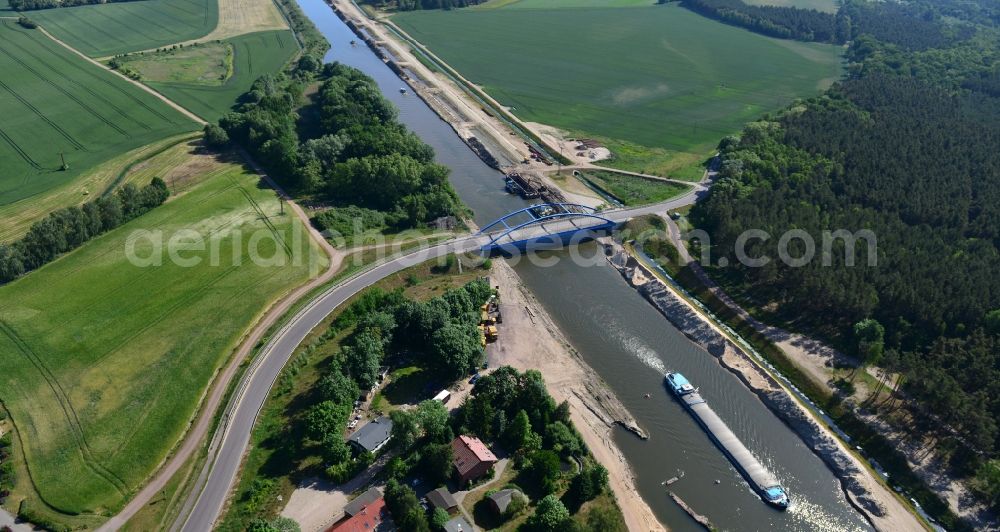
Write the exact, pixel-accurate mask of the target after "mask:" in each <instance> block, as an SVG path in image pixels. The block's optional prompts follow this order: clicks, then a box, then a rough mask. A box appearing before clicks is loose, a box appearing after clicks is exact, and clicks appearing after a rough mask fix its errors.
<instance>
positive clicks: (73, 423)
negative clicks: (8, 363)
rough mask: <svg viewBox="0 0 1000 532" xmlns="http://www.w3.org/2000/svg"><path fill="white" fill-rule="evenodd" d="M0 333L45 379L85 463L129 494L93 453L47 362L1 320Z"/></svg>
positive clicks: (70, 403)
mask: <svg viewBox="0 0 1000 532" xmlns="http://www.w3.org/2000/svg"><path fill="white" fill-rule="evenodd" d="M0 332H2V333H3V334H4V335H5V336H7V337H8V338H9V339H10V340H11V342H13V344H14V346H15V347H17V350H18V351H19V352H20V353H21V354H22V355H24V357H25V358H26V359H27V360H28V361H29V362H31V364H32V365H33V366H35V369H37V370H38V373H39V374H40V375H41V376H42V378H43V379H45V382H46V383H47V384H48V387H49V389H50V390H52V393H53V395H55V397H56V401H57V402H58V403H59V407H60V409H61V410H62V411H63V416H64V417H65V418H66V422H67V424H68V425H69V429H70V432H71V433H72V434H73V437H74V439H75V440H76V442H77V448H78V449H79V450H80V454H81V457H82V458H83V463H84V464H85V465H86V466H87V467H88V468H89V469H90V470H91V471H93V472H94V474H96V475H98V476H100V477H101V478H103V479H104V480H106V481H107V482H108V483H109V484H111V485H112V486H114V487H115V489H116V490H117V491H118V492H119V493H120V494H122V495H126V494H127V493H128V488H127V486H126V485H125V482H124V481H123V480H122V479H121V478H119V477H118V475H116V474H115V473H114V472H112V471H110V470H109V469H107V468H106V467H104V465H103V464H101V463H100V461H99V460H97V459H96V458H95V457H94V456H93V451H91V449H90V444H88V443H87V435H86V433H85V432H84V430H83V425H82V424H81V423H80V418H79V416H78V415H77V413H76V409H74V408H73V403H72V402H71V401H70V399H69V396H68V394H67V393H66V391H65V390H64V389H63V387H62V384H61V383H60V382H59V379H57V378H56V376H55V375H54V374H53V373H52V371H51V370H50V369H49V368H48V366H46V365H45V362H44V361H42V359H41V358H40V357H39V356H38V354H37V353H35V352H34V350H32V349H31V346H29V345H28V344H27V342H25V341H24V339H23V338H21V337H20V335H18V334H17V331H15V330H14V329H13V328H12V327H11V326H10V324H8V323H7V322H6V321H4V320H2V319H0Z"/></svg>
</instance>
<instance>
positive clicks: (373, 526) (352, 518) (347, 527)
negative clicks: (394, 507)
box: [327, 488, 395, 532]
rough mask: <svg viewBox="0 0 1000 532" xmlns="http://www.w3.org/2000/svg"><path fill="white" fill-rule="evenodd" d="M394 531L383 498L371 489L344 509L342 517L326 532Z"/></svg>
mask: <svg viewBox="0 0 1000 532" xmlns="http://www.w3.org/2000/svg"><path fill="white" fill-rule="evenodd" d="M390 530H395V526H394V525H393V523H392V518H391V517H390V516H389V510H388V509H386V507H385V498H383V497H382V492H380V491H379V490H378V489H377V488H371V489H370V490H368V491H366V492H365V493H363V494H361V495H360V496H359V497H358V498H356V499H354V500H353V501H351V502H350V503H349V504H348V505H347V506H345V507H344V517H343V518H342V519H341V520H340V521H337V523H336V524H334V525H333V526H332V527H330V528H329V529H327V532H380V531H386V532H388V531H390Z"/></svg>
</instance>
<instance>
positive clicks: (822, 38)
mask: <svg viewBox="0 0 1000 532" xmlns="http://www.w3.org/2000/svg"><path fill="white" fill-rule="evenodd" d="M680 5H682V6H684V7H686V8H687V9H690V10H691V11H694V12H695V13H698V14H700V15H702V16H706V17H708V18H713V19H716V20H719V21H722V22H725V23H727V24H732V25H734V26H740V27H742V28H746V29H748V30H750V31H753V32H756V33H760V34H763V35H768V36H770V37H778V38H780V39H795V40H799V41H815V42H829V43H841V42H844V41H845V40H847V39H848V38H849V33H848V32H849V31H850V28H849V27H843V26H841V23H842V20H841V19H839V18H838V17H837V16H836V15H834V14H832V13H824V12H821V11H817V10H815V9H801V8H797V7H777V6H753V5H748V4H746V3H744V2H742V1H741V0H681V2H680Z"/></svg>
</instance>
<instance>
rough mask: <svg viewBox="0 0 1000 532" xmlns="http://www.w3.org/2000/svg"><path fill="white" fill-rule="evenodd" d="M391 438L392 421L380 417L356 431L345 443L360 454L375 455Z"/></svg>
mask: <svg viewBox="0 0 1000 532" xmlns="http://www.w3.org/2000/svg"><path fill="white" fill-rule="evenodd" d="M391 436H392V420H391V419H389V418H387V417H385V416H382V417H380V418H378V419H376V420H374V421H372V422H370V423H367V424H365V425H364V426H363V427H361V428H360V429H358V430H356V431H355V432H354V434H351V437H350V438H348V439H347V441H348V443H350V444H351V446H352V447H354V448H355V449H357V450H358V451H360V452H369V453H376V452H378V451H379V449H381V448H382V447H385V444H386V443H388V442H389V438H390V437H391Z"/></svg>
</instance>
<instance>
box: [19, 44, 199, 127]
mask: <svg viewBox="0 0 1000 532" xmlns="http://www.w3.org/2000/svg"><path fill="white" fill-rule="evenodd" d="M38 30H39V31H41V32H42V33H43V34H44V35H45V36H46V37H48V38H49V39H52V40H53V41H55V42H56V43H58V44H59V45H61V46H63V47H65V48H66V49H67V50H69V51H71V52H73V53H74V54H76V55H78V56H80V57H82V58H83V59H85V60H86V61H87V62H89V63H91V64H93V65H97V66H98V67H100V68H102V69H104V70H106V71H108V72H111V73H112V74H114V75H116V76H118V77H119V78H121V79H123V80H125V81H127V82H129V83H131V84H133V85H135V86H136V87H139V88H141V89H142V90H144V91H146V92H148V93H149V94H152V95H153V96H155V97H156V98H158V99H160V100H162V101H163V102H164V103H166V104H167V105H169V106H170V107H173V108H174V109H175V110H177V111H178V112H179V113H181V114H182V115H184V116H185V117H187V118H189V119H190V120H192V121H193V122H195V123H197V124H199V125H202V126H204V125H206V124H208V122H207V121H205V119H203V118H201V117H200V116H198V115H196V114H194V113H192V112H191V111H189V110H187V109H186V108H184V107H183V106H181V105H180V104H179V103H177V102H175V101H173V100H171V99H170V98H167V97H166V96H164V95H162V94H160V93H158V92H156V91H155V90H153V89H152V88H150V87H148V86H146V85H144V84H142V83H139V82H138V81H136V80H134V79H132V78H130V77H128V76H126V75H124V74H122V73H121V72H116V71H114V70H111V69H110V68H108V67H106V66H104V65H102V64H101V63H100V62H98V61H96V60H95V59H93V58H91V57H88V56H87V55H86V54H84V53H83V52H81V51H79V50H77V49H76V48H73V47H72V46H70V45H69V44H66V43H65V42H63V41H61V40H59V39H57V38H56V37H55V36H54V35H52V34H51V33H49V32H48V31H46V30H45V28H43V27H42V26H41V25H39V26H38Z"/></svg>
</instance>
